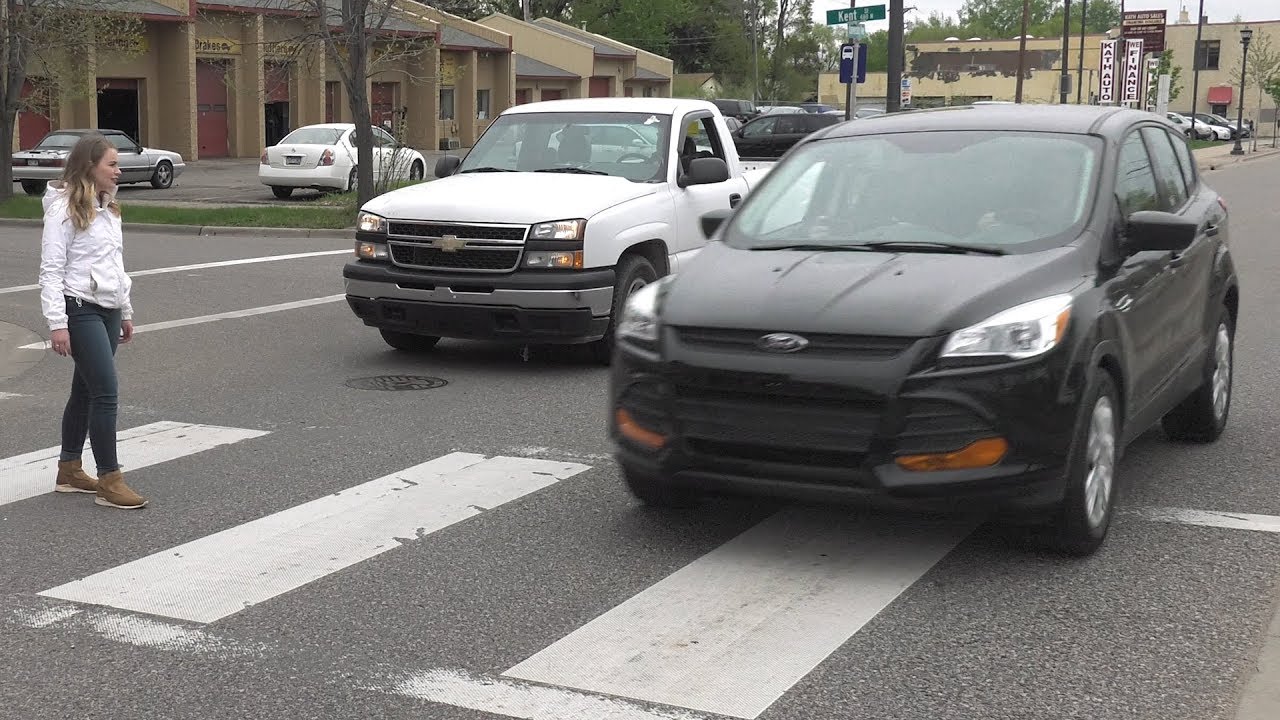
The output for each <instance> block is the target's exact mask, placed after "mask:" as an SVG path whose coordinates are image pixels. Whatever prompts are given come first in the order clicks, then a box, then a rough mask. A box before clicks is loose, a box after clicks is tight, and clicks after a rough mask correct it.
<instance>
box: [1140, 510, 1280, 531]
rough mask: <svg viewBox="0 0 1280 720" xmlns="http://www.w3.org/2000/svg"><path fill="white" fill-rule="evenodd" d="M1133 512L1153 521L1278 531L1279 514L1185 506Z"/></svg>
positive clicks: (1279, 523) (1232, 528) (1231, 528)
mask: <svg viewBox="0 0 1280 720" xmlns="http://www.w3.org/2000/svg"><path fill="white" fill-rule="evenodd" d="M1135 514H1137V515H1138V516H1139V517H1141V518H1143V519H1145V520H1152V521H1155V522H1166V523H1179V524H1183V525H1203V526H1205V527H1218V528H1227V529H1229V530H1254V531H1257V532H1272V533H1280V516H1276V515H1251V514H1249V513H1236V512H1221V511H1213V510H1188V509H1186V508H1147V509H1144V510H1139V511H1137V512H1136V513H1135Z"/></svg>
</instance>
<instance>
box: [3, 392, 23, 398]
mask: <svg viewBox="0 0 1280 720" xmlns="http://www.w3.org/2000/svg"><path fill="white" fill-rule="evenodd" d="M23 397H28V396H27V395H23V394H22V393H11V392H0V400H8V399H10V398H23Z"/></svg>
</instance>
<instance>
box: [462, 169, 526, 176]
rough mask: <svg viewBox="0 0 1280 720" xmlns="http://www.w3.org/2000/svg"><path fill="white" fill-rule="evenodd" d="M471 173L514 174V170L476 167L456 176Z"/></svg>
mask: <svg viewBox="0 0 1280 720" xmlns="http://www.w3.org/2000/svg"><path fill="white" fill-rule="evenodd" d="M473 172H515V170H508V169H506V168H500V167H478V168H468V169H467V170H463V171H462V172H460V173H458V174H459V175H461V174H462V173H473Z"/></svg>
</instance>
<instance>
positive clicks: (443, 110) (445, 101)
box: [440, 88, 453, 120]
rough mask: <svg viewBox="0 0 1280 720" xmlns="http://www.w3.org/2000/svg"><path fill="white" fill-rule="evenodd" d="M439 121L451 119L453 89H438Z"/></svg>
mask: <svg viewBox="0 0 1280 720" xmlns="http://www.w3.org/2000/svg"><path fill="white" fill-rule="evenodd" d="M440 119H441V120H452V119H453V88H440Z"/></svg>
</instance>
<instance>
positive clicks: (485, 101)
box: [476, 90, 490, 120]
mask: <svg viewBox="0 0 1280 720" xmlns="http://www.w3.org/2000/svg"><path fill="white" fill-rule="evenodd" d="M489 95H490V92H489V91H488V90H477V91H476V118H477V119H480V120H488V119H489Z"/></svg>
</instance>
